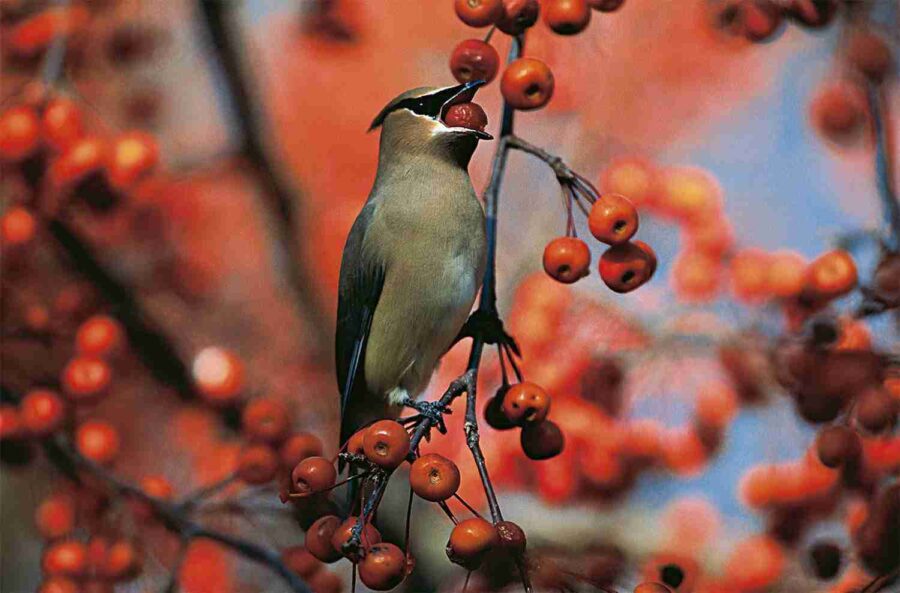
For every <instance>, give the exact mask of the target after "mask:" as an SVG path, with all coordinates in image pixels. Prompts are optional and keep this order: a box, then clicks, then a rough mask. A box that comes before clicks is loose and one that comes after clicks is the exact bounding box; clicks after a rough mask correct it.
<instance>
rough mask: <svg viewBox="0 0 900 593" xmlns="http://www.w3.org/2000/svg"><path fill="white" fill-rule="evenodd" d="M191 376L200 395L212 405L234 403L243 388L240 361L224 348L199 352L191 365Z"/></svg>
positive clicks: (205, 349) (212, 348)
mask: <svg viewBox="0 0 900 593" xmlns="http://www.w3.org/2000/svg"><path fill="white" fill-rule="evenodd" d="M191 374H192V375H193V378H194V384H195V385H196V386H197V390H198V391H199V392H200V395H201V396H202V397H203V399H204V400H205V401H206V402H207V403H209V404H212V405H223V404H229V403H232V402H234V401H235V400H236V399H237V397H238V396H239V394H240V392H241V390H242V389H243V387H244V365H243V364H242V363H241V359H240V358H238V357H237V356H236V355H235V354H233V353H232V352H230V351H228V350H225V349H224V348H218V347H215V346H210V347H208V348H204V349H203V350H201V351H200V352H199V353H198V354H197V356H195V357H194V361H193V363H192V364H191Z"/></svg>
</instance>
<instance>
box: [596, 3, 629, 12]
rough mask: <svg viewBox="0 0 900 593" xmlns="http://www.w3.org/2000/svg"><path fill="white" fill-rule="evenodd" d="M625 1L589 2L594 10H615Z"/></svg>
mask: <svg viewBox="0 0 900 593" xmlns="http://www.w3.org/2000/svg"><path fill="white" fill-rule="evenodd" d="M624 3H625V0H588V4H589V5H590V6H591V8H593V9H594V10H599V11H600V12H615V11H616V10H619V8H621V7H622V5H623V4H624Z"/></svg>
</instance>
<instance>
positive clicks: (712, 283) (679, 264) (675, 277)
mask: <svg viewBox="0 0 900 593" xmlns="http://www.w3.org/2000/svg"><path fill="white" fill-rule="evenodd" d="M719 278H720V268H719V262H718V261H716V259H715V258H713V257H710V256H709V255H707V254H705V253H703V252H701V251H683V252H681V253H679V254H678V256H677V257H676V258H675V262H674V263H673V264H672V275H671V277H670V282H671V283H672V289H673V290H674V291H675V294H676V295H678V297H679V298H680V299H683V300H685V301H690V302H702V301H708V300H711V299H712V298H714V297H715V296H716V294H717V293H718V291H719Z"/></svg>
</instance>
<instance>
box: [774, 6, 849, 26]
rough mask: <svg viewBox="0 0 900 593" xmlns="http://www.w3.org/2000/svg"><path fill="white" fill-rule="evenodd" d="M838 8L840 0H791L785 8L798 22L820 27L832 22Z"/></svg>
mask: <svg viewBox="0 0 900 593" xmlns="http://www.w3.org/2000/svg"><path fill="white" fill-rule="evenodd" d="M837 8H838V0H790V2H789V4H788V5H787V6H786V7H785V9H784V10H785V12H786V13H787V15H788V16H789V17H790V18H792V19H794V20H795V21H797V23H798V24H800V25H803V26H804V27H809V28H811V29H819V28H821V27H824V26H826V25H828V23H830V22H831V20H832V19H833V18H834V15H835V13H837Z"/></svg>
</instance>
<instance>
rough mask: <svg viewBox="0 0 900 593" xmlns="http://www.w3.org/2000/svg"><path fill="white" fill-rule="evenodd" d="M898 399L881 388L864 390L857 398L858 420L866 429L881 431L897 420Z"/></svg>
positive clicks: (875, 431) (855, 409) (856, 410)
mask: <svg viewBox="0 0 900 593" xmlns="http://www.w3.org/2000/svg"><path fill="white" fill-rule="evenodd" d="M897 409H898V405H897V401H896V400H894V398H892V397H891V396H890V395H888V394H887V393H885V391H884V390H883V389H880V388H870V389H867V390H865V391H863V392H862V393H861V394H860V395H859V397H857V399H856V406H855V407H854V412H855V413H856V421H857V422H858V423H859V425H860V426H862V427H863V428H864V429H865V430H867V431H868V432H871V433H879V432H882V431H884V430H887V429H888V428H890V427H891V426H893V425H894V424H895V423H896V421H897Z"/></svg>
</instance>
